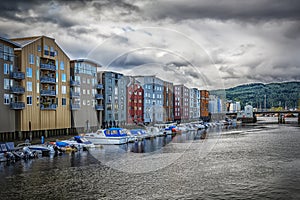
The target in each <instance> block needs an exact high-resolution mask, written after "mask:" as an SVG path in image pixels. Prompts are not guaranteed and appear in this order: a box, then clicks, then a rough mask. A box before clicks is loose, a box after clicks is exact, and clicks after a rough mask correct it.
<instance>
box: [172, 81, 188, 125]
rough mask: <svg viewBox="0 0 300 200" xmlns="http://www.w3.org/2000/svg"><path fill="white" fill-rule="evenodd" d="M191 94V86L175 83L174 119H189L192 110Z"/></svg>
mask: <svg viewBox="0 0 300 200" xmlns="http://www.w3.org/2000/svg"><path fill="white" fill-rule="evenodd" d="M189 101H190V94H189V88H187V87H186V86H184V85H174V120H175V121H179V122H180V121H182V122H184V121H187V120H189V114H190V113H189V112H190V103H189Z"/></svg>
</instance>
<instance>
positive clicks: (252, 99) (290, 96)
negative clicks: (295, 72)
mask: <svg viewBox="0 0 300 200" xmlns="http://www.w3.org/2000/svg"><path fill="white" fill-rule="evenodd" d="M225 91H226V99H227V100H233V101H240V102H241V105H242V107H243V106H245V105H246V104H251V105H253V106H254V107H257V108H259V107H260V106H261V107H262V108H264V99H265V95H266V100H267V108H271V107H285V106H287V108H294V107H295V106H296V107H297V106H299V100H300V82H285V83H270V84H262V83H252V84H246V85H240V86H237V87H234V88H229V89H226V90H225ZM221 92H222V91H221V90H214V91H210V94H216V95H218V94H220V93H221ZM223 92H224V90H223Z"/></svg>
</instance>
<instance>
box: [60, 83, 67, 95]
mask: <svg viewBox="0 0 300 200" xmlns="http://www.w3.org/2000/svg"><path fill="white" fill-rule="evenodd" d="M61 93H62V94H67V87H66V86H65V85H63V86H61Z"/></svg>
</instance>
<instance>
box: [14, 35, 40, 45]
mask: <svg viewBox="0 0 300 200" xmlns="http://www.w3.org/2000/svg"><path fill="white" fill-rule="evenodd" d="M40 38H42V36H34V37H26V38H12V39H11V40H12V41H14V42H15V43H17V44H19V45H20V46H21V47H24V46H26V45H28V44H31V43H32V42H34V41H36V40H38V39H40Z"/></svg>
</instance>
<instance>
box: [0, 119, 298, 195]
mask: <svg viewBox="0 0 300 200" xmlns="http://www.w3.org/2000/svg"><path fill="white" fill-rule="evenodd" d="M203 133H205V131H203V130H202V131H200V132H193V133H182V134H178V135H176V136H171V135H169V136H166V137H157V138H156V139H152V140H143V141H139V142H135V143H130V144H128V145H121V146H104V147H103V148H99V149H96V150H95V151H97V155H98V154H99V155H101V156H103V160H101V159H98V158H97V157H95V156H94V155H93V154H92V152H84V151H82V152H78V153H74V154H64V155H62V156H58V157H54V158H49V157H43V158H39V159H35V160H28V161H20V162H17V163H14V164H10V165H7V164H5V163H1V164H0V194H1V197H0V198H1V199H102V198H104V199H245V198H248V199H268V198H270V199H300V193H299V184H300V173H299V167H300V151H299V150H300V149H299V143H300V136H299V127H297V126H294V125H277V124H267V125H263V124H260V125H258V126H256V127H244V128H241V129H239V130H232V129H230V130H226V131H225V132H222V133H221V134H220V135H218V132H214V131H212V130H210V129H209V130H207V132H206V138H205V139H201V136H202V138H203V137H204V136H203ZM204 135H205V134H204ZM210 141H217V142H214V143H213V144H214V145H212V146H207V144H209V142H210ZM207 147H210V150H209V153H208V154H206V155H205V156H202V155H203V154H201V153H202V152H203V151H205V150H206V149H207ZM199 152H200V153H199ZM178 153H180V154H178ZM120 154H121V155H123V156H124V157H123V158H122V159H120V160H118V164H119V166H125V167H126V165H125V164H130V167H131V168H132V169H138V168H139V167H144V168H147V167H149V165H151V163H153V164H154V165H155V164H156V163H155V162H158V163H162V162H164V161H166V159H168V158H176V159H173V160H172V162H171V164H168V165H167V166H166V167H164V168H159V169H157V170H155V171H149V172H147V173H129V172H124V171H120V170H117V169H116V168H115V167H110V166H109V165H106V163H105V162H104V161H105V159H106V160H108V161H111V160H113V159H112V158H113V157H115V159H117V158H120ZM174 155H179V156H177V157H176V156H174ZM96 158H97V159H96ZM142 161H144V162H142Z"/></svg>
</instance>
